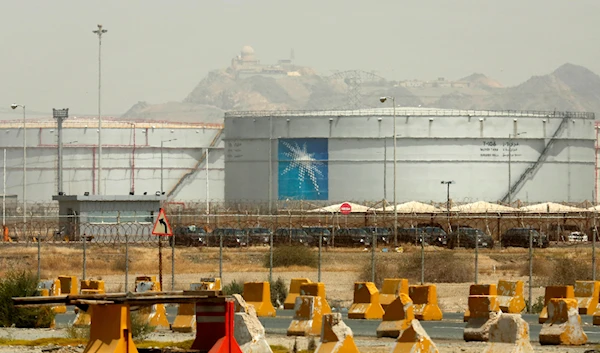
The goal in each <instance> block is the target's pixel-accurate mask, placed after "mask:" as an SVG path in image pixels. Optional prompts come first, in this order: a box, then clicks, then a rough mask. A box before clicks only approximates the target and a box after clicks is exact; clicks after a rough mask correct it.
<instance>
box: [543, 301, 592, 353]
mask: <svg viewBox="0 0 600 353" xmlns="http://www.w3.org/2000/svg"><path fill="white" fill-rule="evenodd" d="M586 342H587V335H586V334H585V332H583V327H582V326H581V317H580V316H579V312H578V308H577V300H576V299H573V298H552V299H550V301H549V302H548V320H546V322H545V323H544V325H543V326H542V330H541V331H540V344H543V345H572V346H578V345H582V344H585V343H586Z"/></svg>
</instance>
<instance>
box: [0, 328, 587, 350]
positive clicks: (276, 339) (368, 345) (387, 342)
mask: <svg viewBox="0 0 600 353" xmlns="http://www.w3.org/2000/svg"><path fill="white" fill-rule="evenodd" d="M7 330H9V331H12V332H10V333H9V334H10V335H11V336H13V337H15V338H22V339H25V338H27V337H29V339H34V338H40V337H48V336H52V335H54V334H57V335H61V337H64V335H65V334H66V332H65V331H64V330H61V329H58V330H51V331H52V332H50V331H46V332H44V331H42V330H18V331H21V332H17V329H0V337H2V336H6V335H7V334H8V332H7ZM27 331H28V332H27ZM31 331H33V332H31ZM192 338H193V335H192V334H175V333H165V332H158V333H157V332H155V333H153V334H152V335H151V337H149V340H153V341H184V340H189V339H192ZM267 340H268V341H269V344H271V345H280V346H284V347H288V348H289V349H290V351H291V349H292V347H293V345H294V341H295V339H294V338H291V337H286V336H279V335H270V336H268V337H267ZM296 342H297V347H298V349H299V350H303V349H306V347H307V345H308V339H307V338H303V337H300V338H297V340H296ZM435 344H436V346H437V347H438V350H439V351H440V352H441V353H476V352H481V351H483V350H484V348H485V347H486V343H483V342H468V343H466V342H462V341H437V342H435ZM356 345H357V346H358V349H359V350H360V352H362V353H388V352H390V350H391V349H392V347H393V345H394V340H393V339H390V338H380V339H375V338H373V339H365V338H362V337H361V338H360V339H357V340H356ZM84 348H85V347H84V346H83V345H79V346H72V347H71V346H68V347H58V346H52V345H49V346H44V347H22V346H2V347H0V353H48V352H53V353H81V352H83V350H84ZM533 348H534V351H535V352H564V353H575V352H577V353H583V352H585V351H588V350H592V349H595V347H592V346H589V345H586V346H581V347H564V346H540V345H539V344H533Z"/></svg>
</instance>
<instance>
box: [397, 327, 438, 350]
mask: <svg viewBox="0 0 600 353" xmlns="http://www.w3.org/2000/svg"><path fill="white" fill-rule="evenodd" d="M438 352H439V351H438V349H437V347H436V345H435V343H434V342H433V341H432V340H431V337H429V335H428V334H427V332H425V329H423V326H421V323H420V322H419V320H412V321H411V322H410V325H409V327H408V328H407V329H405V330H403V331H402V332H401V333H400V336H399V337H398V340H397V341H396V343H395V344H394V346H393V347H392V349H391V350H390V353H438Z"/></svg>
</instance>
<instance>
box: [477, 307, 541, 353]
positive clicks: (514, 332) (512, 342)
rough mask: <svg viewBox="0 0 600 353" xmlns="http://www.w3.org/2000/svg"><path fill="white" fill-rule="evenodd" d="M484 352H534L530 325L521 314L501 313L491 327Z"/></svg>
mask: <svg viewBox="0 0 600 353" xmlns="http://www.w3.org/2000/svg"><path fill="white" fill-rule="evenodd" d="M483 352H484V353H533V347H532V346H531V342H530V341H529V325H528V324H527V322H525V320H523V319H522V318H521V314H505V313H501V314H500V317H499V318H498V320H497V321H496V322H495V323H494V324H492V326H491V327H490V337H489V340H488V345H487V346H486V347H485V349H484V351H483Z"/></svg>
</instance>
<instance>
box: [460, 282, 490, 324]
mask: <svg viewBox="0 0 600 353" xmlns="http://www.w3.org/2000/svg"><path fill="white" fill-rule="evenodd" d="M497 293H498V292H497V290H496V285H495V284H472V285H471V286H470V287H469V296H471V295H496V294H497ZM470 316H471V313H470V312H469V307H468V306H467V310H466V311H465V315H464V316H463V321H464V322H467V321H469V317H470Z"/></svg>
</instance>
